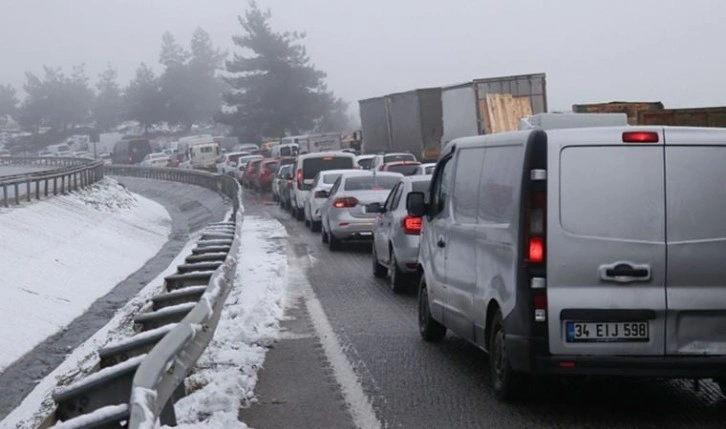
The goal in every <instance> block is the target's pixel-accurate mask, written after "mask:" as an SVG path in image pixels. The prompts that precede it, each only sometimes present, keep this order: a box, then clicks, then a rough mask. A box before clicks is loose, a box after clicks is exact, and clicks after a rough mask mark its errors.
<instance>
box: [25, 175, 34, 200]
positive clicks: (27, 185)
mask: <svg viewBox="0 0 726 429" xmlns="http://www.w3.org/2000/svg"><path fill="white" fill-rule="evenodd" d="M25 186H26V187H27V189H26V190H25V191H26V193H27V194H28V202H30V198H31V197H32V196H33V190H32V189H30V179H28V181H27V182H25Z"/></svg>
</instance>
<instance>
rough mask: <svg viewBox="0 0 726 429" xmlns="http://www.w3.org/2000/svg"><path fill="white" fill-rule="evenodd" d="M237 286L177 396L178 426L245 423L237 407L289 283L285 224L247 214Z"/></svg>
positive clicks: (214, 428)
mask: <svg viewBox="0 0 726 429" xmlns="http://www.w3.org/2000/svg"><path fill="white" fill-rule="evenodd" d="M243 225H244V226H243V233H242V243H243V244H242V249H241V255H240V257H239V264H238V266H237V273H236V282H235V288H234V289H232V291H231V292H230V295H229V297H228V298H227V302H226V305H225V308H224V310H223V311H222V315H221V318H220V321H219V325H218V326H217V330H216V332H215V334H214V338H213V340H212V342H211V343H210V345H209V347H208V348H207V350H206V351H205V352H204V354H203V355H202V357H201V358H200V359H199V362H198V363H197V369H196V370H195V372H194V373H193V374H192V375H191V376H190V377H189V378H187V380H186V383H187V390H188V391H191V392H192V393H190V394H189V395H188V396H186V397H185V398H183V399H181V400H180V401H179V402H177V404H176V407H175V410H176V415H177V420H178V426H176V427H177V428H182V429H244V428H247V425H245V424H244V423H242V422H239V421H238V419H237V417H238V411H239V409H240V408H241V407H242V406H244V405H246V404H247V403H248V402H249V401H251V400H253V399H254V388H255V385H256V384H257V371H258V370H259V369H260V368H261V367H262V365H263V362H264V360H265V354H266V353H267V349H268V347H269V346H270V345H271V344H272V343H273V342H274V341H275V340H276V339H277V337H278V333H279V330H280V320H281V319H282V317H283V312H284V305H285V293H286V288H287V274H288V273H287V253H286V252H287V251H286V243H287V241H286V237H287V233H286V231H285V228H284V227H283V226H282V224H280V223H279V222H278V221H276V220H273V219H267V218H258V217H252V216H247V217H245V220H244V224H243Z"/></svg>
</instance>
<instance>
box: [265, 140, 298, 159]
mask: <svg viewBox="0 0 726 429" xmlns="http://www.w3.org/2000/svg"><path fill="white" fill-rule="evenodd" d="M299 154H300V145H298V144H297V143H282V144H279V145H277V146H272V149H271V150H270V157H271V158H277V159H280V158H289V157H295V156H298V155H299Z"/></svg>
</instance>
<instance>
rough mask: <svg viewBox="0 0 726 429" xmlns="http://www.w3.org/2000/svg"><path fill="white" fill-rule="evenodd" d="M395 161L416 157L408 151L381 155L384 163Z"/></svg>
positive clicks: (411, 159)
mask: <svg viewBox="0 0 726 429" xmlns="http://www.w3.org/2000/svg"><path fill="white" fill-rule="evenodd" d="M397 161H416V157H415V156H413V155H412V154H410V153H400V154H395V155H384V156H383V163H384V164H389V163H391V162H397Z"/></svg>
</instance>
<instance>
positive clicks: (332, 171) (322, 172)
mask: <svg viewBox="0 0 726 429" xmlns="http://www.w3.org/2000/svg"><path fill="white" fill-rule="evenodd" d="M351 171H353V172H362V171H367V170H356V169H354V168H341V169H338V170H323V171H321V172H319V173H318V174H320V175H321V176H327V175H329V174H345V173H348V172H351Z"/></svg>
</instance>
